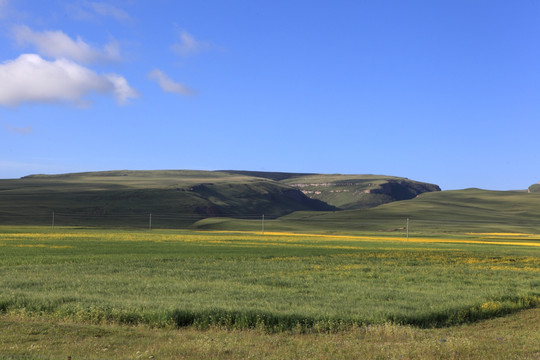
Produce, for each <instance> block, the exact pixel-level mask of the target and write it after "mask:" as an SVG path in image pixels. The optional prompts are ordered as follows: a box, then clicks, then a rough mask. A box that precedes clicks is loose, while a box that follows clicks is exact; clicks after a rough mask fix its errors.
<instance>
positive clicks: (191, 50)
mask: <svg viewBox="0 0 540 360" xmlns="http://www.w3.org/2000/svg"><path fill="white" fill-rule="evenodd" d="M211 48H212V45H210V43H208V42H204V41H199V40H197V39H195V38H194V37H193V36H192V35H191V34H190V33H188V32H187V31H181V32H180V42H177V43H174V44H173V45H172V46H171V49H172V51H174V52H175V53H177V54H178V55H181V56H188V55H192V54H197V53H200V52H202V51H206V50H209V49H211Z"/></svg>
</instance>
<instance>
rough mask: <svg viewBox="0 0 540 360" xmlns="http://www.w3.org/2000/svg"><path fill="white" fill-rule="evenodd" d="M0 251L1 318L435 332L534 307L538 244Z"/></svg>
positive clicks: (87, 245)
mask: <svg viewBox="0 0 540 360" xmlns="http://www.w3.org/2000/svg"><path fill="white" fill-rule="evenodd" d="M517 240H519V239H510V240H509V241H517ZM528 242H529V244H538V240H537V239H528ZM0 244H1V247H2V254H1V255H0V256H1V257H0V265H1V268H2V272H3V273H4V274H5V276H3V277H2V278H1V279H0V287H1V288H2V289H3V291H2V294H1V295H0V309H2V310H3V311H16V310H21V311H25V312H28V313H31V314H42V313H45V314H52V315H54V316H57V317H58V318H74V319H80V320H83V321H97V322H100V321H114V322H119V323H129V324H138V323H146V324H152V325H156V326H165V325H167V324H170V323H171V322H172V323H173V324H176V325H177V326H180V327H182V326H196V327H202V328H204V327H207V326H210V325H216V324H217V325H224V326H230V327H232V328H239V329H244V328H252V327H257V326H262V327H265V328H267V329H269V330H272V331H274V330H278V331H282V330H290V329H293V328H296V327H300V328H306V329H320V330H329V329H332V328H334V327H336V328H340V327H343V326H344V327H348V326H350V325H352V324H356V325H361V324H382V323H386V322H392V323H398V324H411V325H415V326H420V327H433V326H447V325H453V324H459V323H463V322H469V321H474V320H478V319H482V318H489V317H492V316H494V315H501V314H505V313H510V312H513V311H516V310H519V309H522V308H526V307H530V306H535V305H536V304H537V303H538V301H539V296H540V288H539V287H540V283H539V280H538V275H539V272H538V270H539V268H540V258H539V255H540V254H539V248H538V247H535V246H508V245H489V244H473V243H471V244H456V243H451V242H449V243H442V244H441V243H435V242H434V243H413V242H409V243H407V242H403V241H396V240H394V239H392V238H390V239H389V240H385V239H380V238H376V239H374V240H370V239H369V237H368V238H367V239H366V238H342V237H333V236H329V237H313V236H308V235H293V234H285V235H279V234H276V235H268V234H267V235H260V234H246V233H191V232H179V233H177V232H167V231H152V232H123V233H122V232H110V231H97V230H92V231H90V230H69V229H57V231H55V232H52V231H45V232H42V231H41V230H36V232H25V233H22V234H21V233H17V232H12V231H7V230H5V229H4V231H3V233H2V234H0Z"/></svg>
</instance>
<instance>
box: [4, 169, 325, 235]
mask: <svg viewBox="0 0 540 360" xmlns="http://www.w3.org/2000/svg"><path fill="white" fill-rule="evenodd" d="M0 199H1V200H2V201H1V202H0V215H1V216H0V221H3V222H4V223H12V222H13V221H16V222H18V223H24V222H26V223H30V224H36V222H37V224H40V223H41V222H43V223H44V224H45V223H50V221H51V214H52V212H53V211H54V212H56V214H57V221H61V216H62V214H63V213H66V214H70V215H71V218H70V219H69V221H70V222H69V223H70V224H72V223H73V221H74V216H73V215H74V214H75V215H78V214H80V215H81V217H80V218H79V219H78V221H83V219H84V217H85V216H86V220H87V222H92V218H91V217H92V216H94V217H98V219H97V220H99V221H98V222H99V223H100V224H102V225H103V224H105V225H106V224H107V221H109V222H110V224H112V223H114V222H115V221H116V222H118V219H114V218H113V217H114V216H117V215H143V216H144V217H145V218H146V217H148V214H149V213H154V221H155V222H159V221H161V225H166V224H168V225H171V226H185V225H187V224H189V223H191V222H193V221H194V220H196V219H197V218H201V217H206V216H215V215H223V214H226V215H230V216H245V215H256V216H257V217H258V216H260V215H261V214H263V213H265V214H267V215H269V216H278V215H283V214H287V213H290V212H292V211H296V210H318V209H329V207H328V206H326V205H325V204H322V203H320V202H318V201H315V200H311V199H309V198H307V197H305V196H303V195H302V194H301V193H300V192H298V191H296V190H294V189H292V188H290V187H289V186H286V185H283V184H280V183H278V182H275V181H272V180H267V179H263V178H257V177H251V176H246V175H237V174H229V173H222V172H209V171H181V170H178V171H108V172H94V173H77V174H64V175H36V176H29V177H25V178H22V179H14V180H0ZM160 214H161V215H162V216H163V215H167V216H169V217H170V219H165V218H163V217H162V218H161V219H160V218H159V215H160ZM41 216H42V217H43V218H41V219H40V217H41ZM89 216H90V217H89ZM104 216H108V219H105V218H103V217H104ZM40 220H41V222H40ZM64 220H65V221H66V220H67V219H66V217H65V216H64ZM122 221H123V222H128V223H129V222H130V221H131V220H130V219H129V218H127V219H123V220H122ZM139 221H141V219H132V222H139ZM104 222H105V223H104ZM145 223H146V222H145ZM60 224H61V223H60ZM156 224H157V223H156Z"/></svg>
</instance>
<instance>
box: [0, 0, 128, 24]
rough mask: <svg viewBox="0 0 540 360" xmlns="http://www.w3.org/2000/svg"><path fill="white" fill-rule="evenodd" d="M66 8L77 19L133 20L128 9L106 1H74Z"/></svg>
mask: <svg viewBox="0 0 540 360" xmlns="http://www.w3.org/2000/svg"><path fill="white" fill-rule="evenodd" d="M0 1H1V0H0ZM66 10H67V13H68V15H69V16H71V17H72V18H75V19H77V20H94V19H96V18H99V17H110V18H113V19H115V20H117V21H120V22H126V21H130V20H132V17H131V16H130V15H129V13H128V12H127V11H125V10H123V9H121V8H119V7H116V6H114V5H111V4H108V3H106V2H96V1H83V2H72V3H68V4H67V5H66Z"/></svg>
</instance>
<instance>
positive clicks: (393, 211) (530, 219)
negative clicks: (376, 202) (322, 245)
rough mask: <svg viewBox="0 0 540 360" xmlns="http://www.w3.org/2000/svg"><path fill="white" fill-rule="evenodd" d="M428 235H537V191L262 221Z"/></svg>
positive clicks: (424, 198)
mask: <svg viewBox="0 0 540 360" xmlns="http://www.w3.org/2000/svg"><path fill="white" fill-rule="evenodd" d="M407 218H409V220H410V231H411V233H414V232H421V233H423V234H429V233H437V234H441V233H448V234H452V233H460V234H464V233H467V232H486V233H487V232H489V233H492V232H518V233H527V232H530V233H540V221H539V220H538V219H540V193H526V192H521V191H489V190H481V189H465V190H452V191H439V192H429V193H424V194H421V195H419V196H417V197H415V198H414V199H411V200H406V201H396V202H392V203H388V204H383V205H380V206H377V207H374V208H370V209H363V210H346V211H336V212H296V213H292V214H289V215H286V216H283V217H281V218H279V219H277V220H276V221H273V222H268V223H267V224H266V228H267V230H268V231H302V232H340V233H343V232H351V233H355V232H358V231H377V232H390V233H398V234H401V235H400V236H402V235H403V236H404V233H405V227H406V223H407ZM195 227H197V228H204V229H235V228H236V229H244V230H257V229H258V227H259V225H258V224H257V223H250V222H249V221H237V220H232V219H228V220H227V219H207V220H202V221H200V222H198V223H196V224H195Z"/></svg>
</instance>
